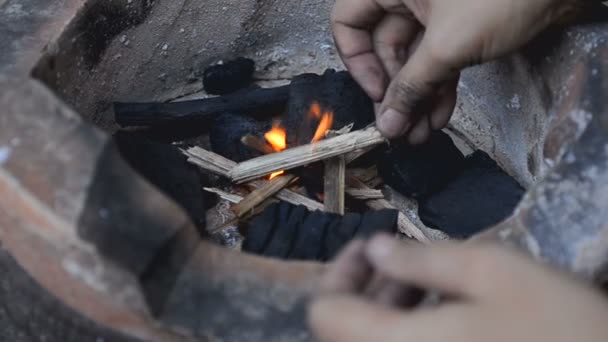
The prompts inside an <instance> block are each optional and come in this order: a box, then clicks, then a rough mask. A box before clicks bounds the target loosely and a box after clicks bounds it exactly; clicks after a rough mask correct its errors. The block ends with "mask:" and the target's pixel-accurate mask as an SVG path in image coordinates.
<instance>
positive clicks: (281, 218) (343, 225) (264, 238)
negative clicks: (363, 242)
mask: <svg viewBox="0 0 608 342" xmlns="http://www.w3.org/2000/svg"><path fill="white" fill-rule="evenodd" d="M397 214H398V212H397V211H396V210H381V211H370V212H367V213H365V214H363V215H362V214H358V213H348V214H346V215H344V216H340V215H335V214H330V213H325V212H321V211H315V212H310V211H308V209H306V208H305V207H303V206H294V205H292V204H288V203H281V204H274V205H272V206H270V207H268V208H267V209H266V210H265V211H264V212H263V213H262V214H261V215H260V216H258V217H257V218H255V219H254V220H253V222H252V223H251V224H250V226H249V228H248V230H247V237H246V239H245V244H244V246H243V250H244V251H246V252H250V253H255V254H261V255H265V256H268V257H276V258H281V259H292V260H309V261H326V260H329V259H332V258H333V257H335V256H336V255H337V254H338V253H339V252H340V251H341V250H342V249H343V248H344V246H346V245H347V244H348V243H349V242H350V241H351V240H352V239H353V238H354V237H355V236H361V237H362V238H367V237H369V236H371V235H373V234H374V233H376V232H396V230H397Z"/></svg>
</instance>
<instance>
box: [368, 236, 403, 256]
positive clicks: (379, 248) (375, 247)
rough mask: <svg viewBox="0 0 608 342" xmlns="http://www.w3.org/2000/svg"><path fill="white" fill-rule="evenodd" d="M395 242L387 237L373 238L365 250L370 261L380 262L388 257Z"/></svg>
mask: <svg viewBox="0 0 608 342" xmlns="http://www.w3.org/2000/svg"><path fill="white" fill-rule="evenodd" d="M395 245H396V243H395V240H394V239H393V238H392V237H390V236H387V235H379V236H376V237H374V238H373V239H372V240H371V241H370V243H369V245H368V248H367V253H368V257H369V258H370V259H372V260H376V261H381V260H385V259H386V258H388V257H390V255H391V254H392V251H393V249H394V248H395Z"/></svg>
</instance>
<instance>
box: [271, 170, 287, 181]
mask: <svg viewBox="0 0 608 342" xmlns="http://www.w3.org/2000/svg"><path fill="white" fill-rule="evenodd" d="M284 174H285V171H277V172H275V173H273V174H271V175H270V176H268V180H273V179H275V178H277V177H279V176H282V175H284Z"/></svg>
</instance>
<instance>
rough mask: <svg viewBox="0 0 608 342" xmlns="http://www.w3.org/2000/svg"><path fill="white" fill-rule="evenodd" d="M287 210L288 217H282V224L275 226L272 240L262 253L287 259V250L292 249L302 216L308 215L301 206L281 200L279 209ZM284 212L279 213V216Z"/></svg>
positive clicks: (282, 215) (302, 219)
mask: <svg viewBox="0 0 608 342" xmlns="http://www.w3.org/2000/svg"><path fill="white" fill-rule="evenodd" d="M281 210H283V212H286V211H287V212H288V217H287V218H286V219H283V221H280V222H284V224H281V225H280V226H278V227H277V229H276V231H275V234H274V236H273V237H272V240H271V241H270V243H269V244H268V247H267V248H266V250H265V251H264V255H265V256H268V257H274V258H279V259H287V257H289V252H290V251H291V250H292V249H293V245H294V242H295V238H296V235H297V233H298V229H299V227H300V224H301V223H302V222H303V221H304V217H305V216H306V215H308V210H306V208H305V207H303V206H293V205H291V204H289V203H286V202H282V203H281V204H280V209H279V211H281ZM284 215H285V214H281V215H279V216H280V217H281V218H282V217H284Z"/></svg>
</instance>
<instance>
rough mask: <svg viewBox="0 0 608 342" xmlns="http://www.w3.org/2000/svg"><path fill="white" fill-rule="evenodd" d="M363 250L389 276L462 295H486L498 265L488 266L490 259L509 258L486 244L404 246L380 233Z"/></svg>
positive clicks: (404, 281)
mask: <svg viewBox="0 0 608 342" xmlns="http://www.w3.org/2000/svg"><path fill="white" fill-rule="evenodd" d="M366 254H367V256H368V259H369V261H370V263H371V264H372V265H373V267H374V268H375V270H376V272H378V273H379V274H382V275H384V276H386V277H388V278H389V279H393V280H395V281H399V282H401V283H403V284H404V285H413V286H417V287H419V288H422V289H432V290H437V291H440V292H442V293H444V294H450V295H454V296H457V297H464V298H479V297H483V296H485V295H487V293H486V292H487V291H488V289H492V288H493V284H494V281H495V280H496V278H497V277H496V276H495V274H496V272H499V269H500V267H493V266H492V265H494V264H498V262H496V263H495V262H494V261H496V260H508V259H509V255H508V254H506V253H504V252H503V251H502V250H498V249H495V248H488V247H486V246H477V245H463V244H445V245H444V244H435V245H434V246H433V247H427V246H417V245H408V246H407V247H404V245H403V243H402V242H400V241H398V240H396V239H394V238H391V237H389V236H384V235H380V236H377V237H374V238H373V239H372V240H371V241H370V242H369V243H368V246H367V250H366ZM490 266H492V267H490ZM481 280H483V281H481Z"/></svg>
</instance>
